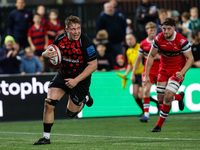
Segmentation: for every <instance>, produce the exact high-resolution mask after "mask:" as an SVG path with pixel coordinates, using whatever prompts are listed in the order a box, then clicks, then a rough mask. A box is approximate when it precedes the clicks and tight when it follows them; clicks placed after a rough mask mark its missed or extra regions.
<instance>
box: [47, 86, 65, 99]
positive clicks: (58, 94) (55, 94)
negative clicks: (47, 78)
mask: <svg viewBox="0 0 200 150" xmlns="http://www.w3.org/2000/svg"><path fill="white" fill-rule="evenodd" d="M64 95H65V91H64V90H63V89H61V88H55V87H50V88H49V89H48V93H47V98H49V99H52V100H58V101H59V100H60V99H61V98H62V97H63V96H64Z"/></svg>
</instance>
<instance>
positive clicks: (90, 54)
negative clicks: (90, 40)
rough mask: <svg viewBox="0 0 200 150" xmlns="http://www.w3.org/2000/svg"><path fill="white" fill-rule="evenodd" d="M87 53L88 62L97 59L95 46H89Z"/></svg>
mask: <svg viewBox="0 0 200 150" xmlns="http://www.w3.org/2000/svg"><path fill="white" fill-rule="evenodd" d="M86 52H87V56H88V58H87V62H90V61H92V60H95V59H97V55H96V49H95V46H94V45H90V46H87V47H86Z"/></svg>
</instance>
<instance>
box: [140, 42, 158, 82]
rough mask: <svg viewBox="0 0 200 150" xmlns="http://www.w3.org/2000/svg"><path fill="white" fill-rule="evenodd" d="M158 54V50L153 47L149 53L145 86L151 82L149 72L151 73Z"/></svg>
mask: <svg viewBox="0 0 200 150" xmlns="http://www.w3.org/2000/svg"><path fill="white" fill-rule="evenodd" d="M157 53H158V49H156V48H154V46H151V50H150V52H149V55H148V58H147V62H146V68H145V76H144V80H143V82H144V84H145V83H148V82H150V79H149V72H150V69H151V66H152V65H153V62H154V57H155V56H156V54H157Z"/></svg>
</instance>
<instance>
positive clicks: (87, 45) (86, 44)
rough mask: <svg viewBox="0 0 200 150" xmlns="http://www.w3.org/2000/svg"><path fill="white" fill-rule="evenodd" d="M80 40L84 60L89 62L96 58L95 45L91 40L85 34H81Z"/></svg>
mask: <svg viewBox="0 0 200 150" xmlns="http://www.w3.org/2000/svg"><path fill="white" fill-rule="evenodd" d="M81 40H82V47H81V49H82V50H83V52H84V55H85V58H86V62H90V61H93V60H95V59H97V55H96V47H95V45H94V44H93V42H92V40H90V39H89V38H88V37H87V36H86V35H82V36H81Z"/></svg>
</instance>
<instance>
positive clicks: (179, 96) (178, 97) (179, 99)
mask: <svg viewBox="0 0 200 150" xmlns="http://www.w3.org/2000/svg"><path fill="white" fill-rule="evenodd" d="M174 100H177V101H181V100H182V96H181V95H180V94H176V95H175V96H174Z"/></svg>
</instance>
